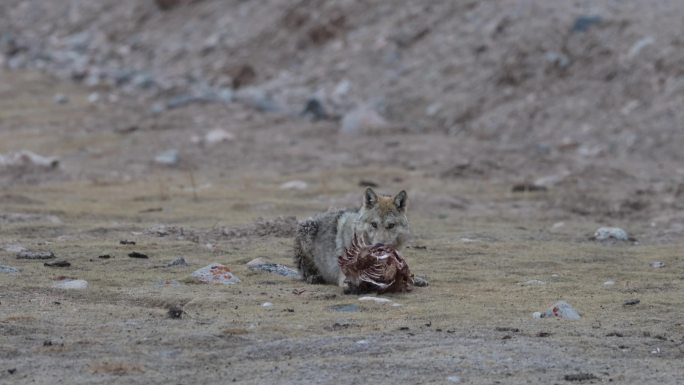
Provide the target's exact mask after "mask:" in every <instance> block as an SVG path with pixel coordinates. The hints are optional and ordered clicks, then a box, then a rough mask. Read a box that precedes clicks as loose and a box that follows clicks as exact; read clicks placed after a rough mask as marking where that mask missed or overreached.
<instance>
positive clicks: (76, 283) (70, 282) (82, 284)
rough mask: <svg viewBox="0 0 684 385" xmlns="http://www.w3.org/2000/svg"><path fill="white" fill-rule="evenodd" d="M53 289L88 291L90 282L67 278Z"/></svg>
mask: <svg viewBox="0 0 684 385" xmlns="http://www.w3.org/2000/svg"><path fill="white" fill-rule="evenodd" d="M52 287H54V288H57V289H87V288H88V281H86V280H83V279H70V278H65V279H63V280H61V281H59V282H57V283H55V284H54V285H52Z"/></svg>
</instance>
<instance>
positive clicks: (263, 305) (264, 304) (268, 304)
mask: <svg viewBox="0 0 684 385" xmlns="http://www.w3.org/2000/svg"><path fill="white" fill-rule="evenodd" d="M261 307H273V304H272V303H270V302H264V303H262V304H261Z"/></svg>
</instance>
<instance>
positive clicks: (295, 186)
mask: <svg viewBox="0 0 684 385" xmlns="http://www.w3.org/2000/svg"><path fill="white" fill-rule="evenodd" d="M308 187H309V184H308V183H306V182H304V181H303V180H291V181H289V182H285V183H283V184H281V185H280V189H281V190H306V189H307V188H308Z"/></svg>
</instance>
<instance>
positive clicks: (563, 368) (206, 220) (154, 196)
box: [0, 72, 684, 384]
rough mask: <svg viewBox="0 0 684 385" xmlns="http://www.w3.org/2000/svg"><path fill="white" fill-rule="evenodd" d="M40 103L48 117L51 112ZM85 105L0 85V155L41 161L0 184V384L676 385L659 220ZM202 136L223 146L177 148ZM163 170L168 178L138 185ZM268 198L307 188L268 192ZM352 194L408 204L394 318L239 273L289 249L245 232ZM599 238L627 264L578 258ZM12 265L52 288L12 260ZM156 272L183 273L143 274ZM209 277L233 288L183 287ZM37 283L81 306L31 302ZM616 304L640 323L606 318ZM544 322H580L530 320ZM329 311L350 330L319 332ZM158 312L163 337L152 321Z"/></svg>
mask: <svg viewBox="0 0 684 385" xmlns="http://www.w3.org/2000/svg"><path fill="white" fill-rule="evenodd" d="M56 93H62V94H65V95H67V96H68V97H69V100H70V101H69V103H67V104H64V105H60V104H55V103H54V102H53V95H55V94H56ZM87 96H88V93H87V91H85V90H84V89H82V88H79V87H77V86H74V85H71V84H65V83H59V82H56V81H54V80H50V79H48V78H46V77H43V76H42V75H36V74H34V73H22V72H13V73H11V74H9V73H0V126H1V129H0V153H2V154H5V153H7V152H10V151H17V150H20V149H27V150H31V151H35V152H36V153H39V154H42V155H50V156H57V157H59V159H60V161H61V164H60V167H59V169H57V170H38V169H31V170H15V169H7V168H5V169H3V170H2V173H1V174H0V177H1V178H0V181H1V182H2V189H1V190H0V246H3V247H2V248H0V264H2V265H9V266H14V267H16V268H18V269H19V270H20V272H19V273H14V274H9V273H0V287H1V291H0V330H1V335H2V339H0V357H1V359H0V383H1V384H25V383H26V384H28V383H41V384H54V383H68V384H94V383H126V384H152V383H159V384H169V383H179V384H181V383H182V384H190V383H229V382H237V383H260V384H281V383H282V384H292V383H341V382H347V383H351V382H356V383H370V382H373V383H467V384H527V383H539V384H556V383H567V382H568V381H569V380H572V379H573V377H572V376H574V375H581V374H590V375H593V376H595V379H584V382H585V383H608V382H613V383H619V384H627V383H629V384H650V383H660V384H680V383H683V382H684V367H683V366H682V362H683V360H684V318H682V314H683V313H682V309H683V308H684V300H683V299H682V298H684V297H683V296H682V294H684V280H683V277H684V275H683V274H682V271H684V270H683V268H684V266H683V263H684V259H683V256H682V254H681V249H682V239H681V236H680V235H679V234H680V233H679V231H681V229H680V228H679V227H677V226H675V225H673V224H672V223H673V222H672V221H669V222H668V221H665V222H666V223H667V226H665V227H663V226H661V223H660V222H658V223H657V224H651V223H650V221H649V220H648V218H650V217H658V216H659V215H660V217H662V216H663V215H665V213H666V212H657V213H655V214H652V215H651V216H650V217H649V215H650V214H651V212H649V215H644V214H636V215H633V216H629V215H622V216H621V215H613V216H610V215H609V214H605V213H601V214H599V215H586V214H581V213H577V212H575V211H573V210H572V209H568V208H567V207H568V206H567V205H566V204H565V203H562V202H567V196H573V195H572V194H575V193H576V194H577V196H580V197H581V196H583V195H582V194H583V193H582V190H581V186H580V185H577V186H580V187H577V186H575V185H572V184H570V185H569V186H564V187H563V191H559V190H560V189H551V190H549V191H545V192H544V191H542V192H525V193H513V192H511V179H515V178H517V177H513V178H511V177H510V176H507V175H504V174H505V173H502V174H497V171H496V170H497V169H496V168H493V169H485V170H484V171H477V169H476V171H477V172H474V173H473V174H470V175H468V172H469V171H468V170H469V166H463V167H461V168H460V169H458V170H461V171H463V172H464V173H465V175H460V174H459V176H457V177H449V176H445V174H444V173H443V172H442V171H443V170H444V169H447V168H449V167H448V166H449V164H450V162H451V163H453V162H454V161H453V160H452V159H453V158H457V157H458V155H456V154H464V153H467V151H468V145H469V144H468V143H464V142H463V141H456V140H455V139H453V138H451V137H447V136H443V135H439V134H434V135H416V134H410V133H403V134H398V133H386V134H378V135H371V136H362V137H351V138H341V137H339V136H338V134H337V133H336V129H335V127H333V125H332V123H329V122H323V123H316V124H312V123H308V122H302V121H301V120H291V119H283V118H282V117H277V116H275V117H274V116H270V115H263V114H256V113H254V112H253V111H250V110H248V109H246V108H244V107H240V106H229V107H225V108H224V107H221V106H191V107H189V108H183V109H180V110H175V111H172V112H169V113H166V114H163V115H161V116H150V115H149V114H148V113H147V108H143V107H140V106H136V105H134V103H130V105H129V104H127V103H126V101H125V100H124V101H122V102H121V103H119V104H116V105H114V104H112V105H108V106H106V107H102V106H97V105H90V104H88V103H87V101H86V98H87ZM217 125H220V126H221V127H227V129H229V130H230V131H231V132H232V133H234V134H235V137H236V138H235V139H234V140H233V141H230V142H227V143H221V144H217V145H215V146H212V147H201V146H199V145H198V144H196V143H193V142H192V140H191V136H192V135H203V134H204V133H205V132H206V131H207V130H208V129H211V128H215V127H216V126H217ZM168 148H176V149H178V150H179V153H180V159H181V160H180V163H179V164H178V165H177V166H174V167H167V166H161V165H157V164H155V163H154V161H153V158H154V156H155V155H156V154H157V153H158V152H160V151H163V150H165V149H168ZM471 151H473V150H472V149H471ZM501 154H504V155H501ZM499 155H501V156H503V158H499V159H506V158H505V152H501V153H499ZM496 156H498V155H497V154H494V153H493V154H492V157H493V158H494V157H496ZM471 171H472V170H471ZM289 180H303V181H306V182H307V183H308V188H307V189H305V190H302V191H299V190H282V189H280V188H279V186H280V184H281V183H283V182H286V181H289ZM362 180H366V181H373V182H375V183H377V184H378V185H379V187H378V188H377V189H378V190H379V191H383V192H387V193H395V192H396V191H398V190H399V189H402V188H406V189H407V190H408V192H409V199H410V208H409V217H410V221H411V224H412V229H413V232H414V235H415V239H414V242H413V244H412V246H411V247H410V248H408V249H407V250H406V252H405V255H406V257H407V259H408V261H409V263H410V266H411V268H412V270H413V271H414V272H415V273H416V274H418V275H422V276H425V277H427V278H428V279H429V280H430V283H431V284H430V286H429V287H427V288H417V289H416V290H415V291H413V292H411V293H408V294H401V295H387V296H386V297H387V298H389V299H391V301H393V302H394V303H397V304H400V305H401V306H392V305H390V304H380V303H373V302H365V301H360V300H359V297H358V296H349V295H343V294H342V293H341V291H340V289H338V288H337V287H334V286H320V285H306V284H304V283H302V282H301V281H297V280H293V279H289V278H285V277H281V276H278V275H274V274H270V273H267V272H260V271H250V270H249V269H248V268H247V267H246V266H245V264H246V262H248V261H250V260H251V259H253V258H256V257H265V258H268V259H270V260H272V261H274V262H278V263H282V264H290V263H291V245H292V238H291V236H290V234H289V231H291V229H288V228H282V229H278V228H277V227H278V226H275V227H274V228H272V229H271V230H267V231H256V230H255V229H256V228H257V227H258V226H257V225H255V224H254V223H255V221H257V220H258V218H259V217H262V218H265V219H264V220H267V221H269V220H270V221H273V220H275V218H277V217H278V216H297V217H300V218H302V217H306V216H308V215H311V214H313V213H314V212H316V211H320V210H325V209H326V208H328V207H330V206H336V207H342V206H354V205H356V204H357V202H359V200H360V197H361V193H362V190H363V189H362V187H360V186H359V184H360V181H362ZM614 181H615V183H616V185H617V186H619V185H620V184H619V183H621V179H619V178H618V179H615V180H614ZM637 182H643V180H641V179H640V180H637ZM570 193H572V194H570ZM563 194H565V195H563ZM567 194H570V195H567ZM615 194H617V196H618V198H620V199H621V196H620V195H619V192H615ZM559 202H561V203H559ZM587 204H588V203H587ZM582 205H583V203H582V202H581V201H579V202H575V206H576V207H580V206H582ZM575 206H573V207H575ZM651 207H653V206H651ZM14 214H21V215H14ZM669 214H670V216H668V217H667V218H669V219H671V218H672V216H673V215H674V214H672V213H671V212H670V213H669ZM674 216H675V217H676V215H674ZM607 219H608V220H611V222H610V223H606V222H607ZM669 219H668V220H669ZM665 222H664V223H665ZM605 224H608V225H620V226H623V227H625V228H626V229H627V230H628V231H630V232H631V233H632V234H634V235H635V236H636V238H637V239H638V240H639V242H638V243H637V244H632V243H624V244H620V243H618V244H600V243H596V242H593V241H590V240H589V239H588V238H589V236H590V235H591V234H592V233H593V231H594V230H595V229H596V228H597V227H598V226H599V225H605ZM675 224H676V221H675ZM160 226H165V227H163V229H165V231H159V230H160V229H162V227H160ZM668 226H670V227H668ZM121 240H131V241H135V242H136V244H135V245H121V244H120V243H119V242H120V241H121ZM17 245H21V246H23V247H26V248H29V249H34V250H50V251H53V252H54V253H55V254H56V255H57V259H58V260H67V261H69V262H70V263H71V266H70V267H67V268H50V267H45V266H43V262H44V261H32V260H19V259H16V257H15V255H16V252H14V251H13V250H14V249H13V247H15V246H17ZM131 251H138V252H142V253H145V254H147V255H149V257H150V258H149V259H147V260H141V259H133V258H129V257H127V254H128V253H130V252H131ZM103 254H109V255H111V256H112V258H110V259H100V258H98V256H100V255H103ZM176 256H184V257H185V258H186V260H187V261H188V262H189V263H190V265H189V266H187V267H174V268H158V267H156V266H158V265H161V264H163V263H165V262H167V261H170V260H171V259H173V258H174V257H176ZM652 261H662V262H664V263H665V267H664V268H658V269H656V268H652V267H651V266H649V263H650V262H652ZM211 262H220V263H223V264H226V265H228V266H229V267H230V268H231V269H232V270H233V271H234V272H235V274H236V275H237V276H239V277H240V279H241V281H240V283H238V284H235V285H231V286H216V285H206V284H194V283H191V282H190V281H188V280H187V277H188V276H189V275H190V273H191V272H192V271H194V270H195V269H197V268H200V267H203V266H205V265H207V264H209V263H211ZM59 276H67V277H73V278H79V279H85V280H87V281H88V282H89V287H88V289H86V290H62V289H55V288H52V285H53V284H54V283H55V279H56V278H57V277H59ZM174 280H175V281H174ZM529 280H541V281H544V282H545V284H544V285H541V286H525V285H523V283H524V282H527V281H529ZM608 280H613V281H614V282H615V284H614V285H612V286H605V285H604V282H605V281H608ZM633 298H637V299H639V300H640V303H639V304H637V305H634V306H625V305H623V303H624V301H625V300H628V299H633ZM558 300H565V301H567V302H569V303H570V304H572V305H573V306H575V307H576V308H577V309H578V310H579V311H580V312H581V313H582V315H583V317H582V319H580V320H577V321H568V320H559V319H534V318H533V317H532V312H534V311H543V310H544V309H546V308H547V307H548V306H549V305H551V304H552V303H554V302H556V301H558ZM264 302H271V303H273V306H272V307H270V308H265V307H263V306H262V304H263V303H264ZM344 304H354V305H357V306H358V308H357V309H356V311H353V312H340V311H336V310H335V306H337V305H344ZM173 305H180V306H182V307H183V309H184V314H183V317H182V318H181V319H172V318H170V317H169V316H168V309H169V308H170V307H171V306H173ZM566 376H570V377H566ZM574 379H582V376H579V378H576V377H575V378H574Z"/></svg>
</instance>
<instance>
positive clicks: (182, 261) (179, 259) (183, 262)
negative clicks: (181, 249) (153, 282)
mask: <svg viewBox="0 0 684 385" xmlns="http://www.w3.org/2000/svg"><path fill="white" fill-rule="evenodd" d="M173 266H188V262H187V261H186V260H185V258H183V257H176V258H175V259H174V260H173V261H171V262H169V263H167V264H166V265H164V267H173Z"/></svg>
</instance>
